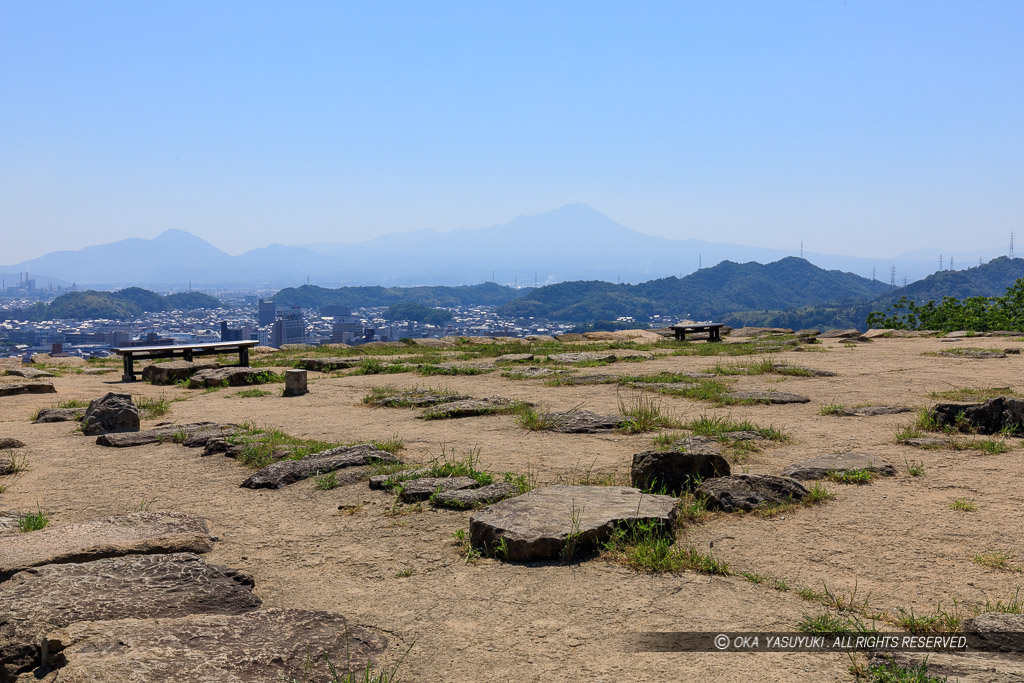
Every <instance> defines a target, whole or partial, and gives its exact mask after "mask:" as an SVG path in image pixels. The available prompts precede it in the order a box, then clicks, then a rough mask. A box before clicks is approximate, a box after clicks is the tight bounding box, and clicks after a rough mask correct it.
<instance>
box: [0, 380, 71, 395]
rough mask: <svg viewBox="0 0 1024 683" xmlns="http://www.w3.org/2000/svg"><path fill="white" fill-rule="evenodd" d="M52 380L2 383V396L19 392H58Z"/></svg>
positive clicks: (0, 392)
mask: <svg viewBox="0 0 1024 683" xmlns="http://www.w3.org/2000/svg"><path fill="white" fill-rule="evenodd" d="M56 393H57V390H56V389H54V388H53V384H52V383H50V382H13V383H9V384H0V396H15V395H17V394H56Z"/></svg>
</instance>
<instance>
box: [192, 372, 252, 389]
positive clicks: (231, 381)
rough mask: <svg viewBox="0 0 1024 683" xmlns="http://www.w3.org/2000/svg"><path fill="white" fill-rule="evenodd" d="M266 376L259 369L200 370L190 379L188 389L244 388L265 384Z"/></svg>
mask: <svg viewBox="0 0 1024 683" xmlns="http://www.w3.org/2000/svg"><path fill="white" fill-rule="evenodd" d="M266 376H267V371H266V370H259V369H257V368H239V367H230V368H217V369H215V370H200V371H199V372H197V373H196V374H194V375H192V378H191V379H189V381H188V388H189V389H202V388H204V387H220V386H224V385H225V384H226V385H227V386H229V387H244V386H248V385H250V384H263V383H264V382H266Z"/></svg>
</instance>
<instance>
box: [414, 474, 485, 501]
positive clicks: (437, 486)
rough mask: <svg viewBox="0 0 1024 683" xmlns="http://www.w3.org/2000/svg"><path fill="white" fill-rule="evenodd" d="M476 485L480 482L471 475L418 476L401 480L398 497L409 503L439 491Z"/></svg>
mask: <svg viewBox="0 0 1024 683" xmlns="http://www.w3.org/2000/svg"><path fill="white" fill-rule="evenodd" d="M478 486H480V484H479V483H477V481H476V479H473V478H472V477H420V478H418V479H407V480H405V481H403V482H401V484H400V486H399V494H398V497H399V498H401V499H402V500H403V501H404V502H406V503H410V502H412V501H415V500H426V499H427V498H430V497H431V496H432V495H434V493H436V492H439V491H441V492H443V491H461V490H463V489H475V488H477V487H478Z"/></svg>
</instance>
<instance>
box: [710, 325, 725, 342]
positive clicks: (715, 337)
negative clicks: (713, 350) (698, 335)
mask: <svg viewBox="0 0 1024 683" xmlns="http://www.w3.org/2000/svg"><path fill="white" fill-rule="evenodd" d="M708 341H713V342H717V341H722V337H721V335H720V334H719V331H718V328H715V329H713V330H711V335H710V336H709V337H708Z"/></svg>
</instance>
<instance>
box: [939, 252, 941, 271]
mask: <svg viewBox="0 0 1024 683" xmlns="http://www.w3.org/2000/svg"><path fill="white" fill-rule="evenodd" d="M939 270H942V254H939Z"/></svg>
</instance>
